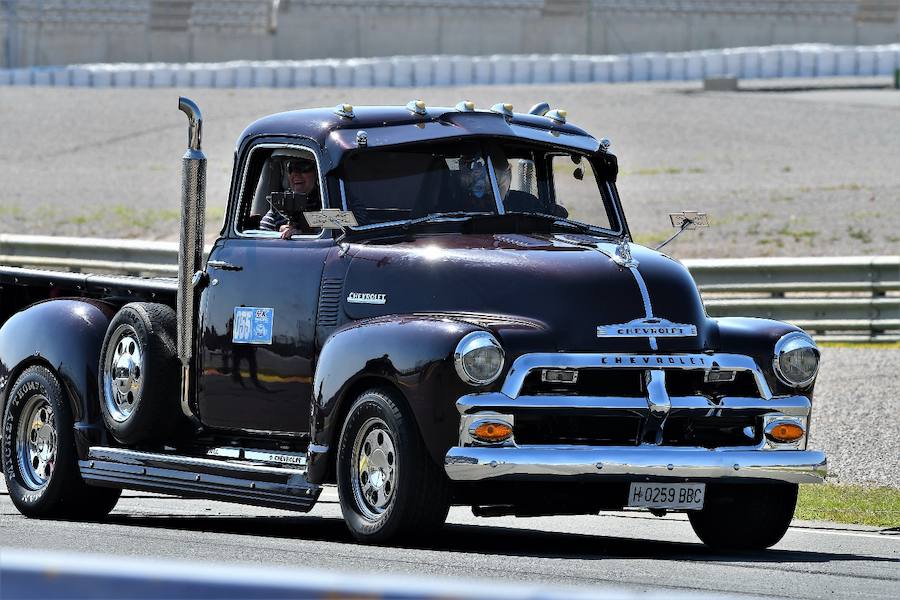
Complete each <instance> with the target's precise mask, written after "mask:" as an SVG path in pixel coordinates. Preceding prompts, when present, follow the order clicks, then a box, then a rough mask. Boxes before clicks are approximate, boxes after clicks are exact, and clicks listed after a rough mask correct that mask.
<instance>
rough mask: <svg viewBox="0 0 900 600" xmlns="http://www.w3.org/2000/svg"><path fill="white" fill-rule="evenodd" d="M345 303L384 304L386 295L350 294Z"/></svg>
mask: <svg viewBox="0 0 900 600" xmlns="http://www.w3.org/2000/svg"><path fill="white" fill-rule="evenodd" d="M347 302H350V303H351V304H384V303H385V302H387V294H368V293H363V292H350V295H348V296H347Z"/></svg>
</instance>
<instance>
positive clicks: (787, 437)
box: [766, 421, 806, 444]
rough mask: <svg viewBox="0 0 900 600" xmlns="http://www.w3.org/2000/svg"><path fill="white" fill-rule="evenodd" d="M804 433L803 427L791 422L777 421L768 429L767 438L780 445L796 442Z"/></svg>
mask: <svg viewBox="0 0 900 600" xmlns="http://www.w3.org/2000/svg"><path fill="white" fill-rule="evenodd" d="M804 433H806V432H805V431H804V429H803V427H801V426H800V425H798V424H797V423H794V422H791V421H775V422H774V423H770V424H769V426H768V427H766V437H767V438H769V439H770V440H771V441H773V442H778V443H779V444H787V443H790V442H796V441H797V440H799V439H800V438H802V437H803V434H804Z"/></svg>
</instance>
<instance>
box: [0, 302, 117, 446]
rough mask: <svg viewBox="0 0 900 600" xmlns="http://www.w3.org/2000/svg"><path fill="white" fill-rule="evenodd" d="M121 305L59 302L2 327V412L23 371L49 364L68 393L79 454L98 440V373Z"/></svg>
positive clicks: (28, 312) (38, 306)
mask: <svg viewBox="0 0 900 600" xmlns="http://www.w3.org/2000/svg"><path fill="white" fill-rule="evenodd" d="M115 312H116V309H115V307H113V306H111V305H109V304H106V303H103V302H99V301H96V300H88V299H77V298H72V299H53V300H47V301H44V302H41V303H38V304H34V305H32V306H30V307H29V308H26V309H25V310H23V311H21V312H18V313H16V314H15V315H13V316H12V317H10V318H9V320H7V321H6V323H4V324H3V327H0V414H3V412H2V411H3V409H5V407H6V399H7V397H8V395H9V390H10V388H11V387H12V385H13V383H14V382H15V379H16V378H17V377H18V375H19V373H20V372H21V371H22V370H24V369H25V368H26V367H28V366H29V365H32V364H38V363H43V364H45V365H47V366H48V367H49V368H51V369H52V370H53V371H54V372H55V373H56V375H57V377H59V379H60V381H61V382H62V384H63V387H64V389H65V390H66V391H67V392H68V396H69V401H70V402H71V408H72V419H73V421H74V424H75V439H76V442H77V443H78V445H79V453H81V452H82V451H84V450H86V448H87V445H86V444H87V443H89V442H90V441H91V440H96V439H98V437H99V435H100V432H101V431H102V427H101V426H100V422H101V420H100V413H99V408H100V405H99V393H98V387H97V370H98V368H99V364H100V350H101V348H102V346H103V338H104V336H105V335H106V330H107V328H108V327H109V322H110V320H112V317H113V315H114V314H115Z"/></svg>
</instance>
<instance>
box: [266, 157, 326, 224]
mask: <svg viewBox="0 0 900 600" xmlns="http://www.w3.org/2000/svg"><path fill="white" fill-rule="evenodd" d="M272 159H280V162H281V181H282V187H284V189H285V190H286V191H288V190H289V191H292V192H294V193H295V194H302V195H304V196H306V199H307V200H306V205H307V206H308V207H310V209H312V210H319V209H321V207H322V199H321V196H320V194H319V189H318V187H319V178H318V174H317V172H316V163H315V161H314V160H312V159H310V158H305V157H300V156H295V155H290V156H280V157H276V155H275V154H273V155H272ZM296 217H297V216H295V215H284V214H282V213H281V212H279V211H277V210H276V209H275V208H269V211H268V212H267V213H266V214H265V215H264V216H263V218H262V220H261V221H260V223H259V228H260V229H265V230H267V231H280V232H281V239H283V240H287V239H290V238H291V236H292V235H294V234H296V233H305V232H309V229H308V228H307V227H306V224H305V223H298V222H296V220H294V219H296Z"/></svg>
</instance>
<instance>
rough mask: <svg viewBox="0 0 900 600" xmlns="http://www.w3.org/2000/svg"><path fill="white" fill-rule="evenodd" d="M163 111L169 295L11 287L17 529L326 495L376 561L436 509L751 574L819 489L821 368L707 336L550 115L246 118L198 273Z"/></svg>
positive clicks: (369, 112) (417, 532) (593, 147)
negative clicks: (170, 245)
mask: <svg viewBox="0 0 900 600" xmlns="http://www.w3.org/2000/svg"><path fill="white" fill-rule="evenodd" d="M179 107H180V108H181V109H182V110H183V111H184V112H185V113H186V114H187V115H188V118H189V136H188V137H189V148H188V151H187V153H186V154H185V156H184V158H183V206H182V222H183V227H182V232H181V246H180V255H179V260H180V267H179V277H178V279H177V281H176V280H174V279H172V280H169V279H142V278H130V277H113V276H93V275H82V274H75V273H49V272H41V271H35V270H27V269H16V268H11V267H0V318H2V321H3V326H2V329H0V406H2V414H3V427H2V436H3V439H2V462H3V469H4V472H5V476H6V482H7V485H8V488H9V493H10V497H11V499H12V501H13V503H14V504H15V505H16V507H17V508H18V509H19V510H20V511H21V512H22V513H23V514H24V515H26V516H29V517H65V518H83V519H91V518H101V517H103V516H104V515H106V514H107V513H108V512H109V511H110V510H112V508H113V507H114V506H115V504H116V501H117V499H118V497H119V494H120V490H121V489H139V490H151V491H155V492H162V493H166V494H174V495H180V496H188V497H197V498H210V499H216V500H228V501H233V502H241V503H246V504H255V505H261V506H271V507H277V508H287V509H293V510H298V511H307V510H309V509H310V508H312V506H313V505H314V504H315V502H316V500H317V498H318V496H319V492H320V490H321V486H322V485H324V484H330V483H334V484H337V489H338V493H339V495H340V503H341V508H342V511H343V515H344V518H345V520H346V522H347V525H348V527H349V528H350V531H351V532H352V533H353V535H354V536H355V537H356V538H357V539H359V540H361V541H366V542H381V541H386V540H390V539H397V538H398V537H401V536H423V535H427V534H428V532H430V531H434V530H435V529H436V528H438V527H440V526H441V525H442V524H443V522H444V520H445V519H446V516H447V511H448V508H449V506H451V505H465V506H471V507H472V511H473V512H474V514H476V515H479V516H485V517H489V516H497V515H521V516H531V515H559V514H592V513H597V512H598V511H601V510H618V509H622V508H625V507H641V508H646V509H648V510H650V511H651V512H652V513H654V514H657V515H659V514H664V513H665V512H667V511H687V513H688V515H689V517H690V522H691V524H692V525H693V527H694V530H695V531H696V532H697V534H698V535H699V537H700V538H701V539H702V540H703V541H704V542H705V543H707V544H709V545H712V546H716V547H722V548H764V547H768V546H771V545H773V544H775V543H776V542H777V541H778V540H779V539H781V537H782V535H783V534H784V532H785V531H786V529H787V527H788V524H789V522H790V519H791V517H792V515H793V511H794V506H795V503H796V498H797V485H798V484H799V483H815V482H821V481H822V480H823V478H824V475H825V465H826V462H825V455H824V453H822V452H820V451H815V450H807V449H806V443H807V432H808V430H809V418H810V411H811V402H812V393H813V385H814V381H815V377H816V374H817V370H818V362H819V351H818V349H817V348H816V346H815V344H814V343H813V341H812V339H811V338H810V337H809V336H808V335H806V334H805V333H803V332H802V331H800V330H798V329H797V328H796V327H793V326H791V325H788V324H785V323H779V322H775V321H767V320H760V319H737V318H721V319H713V318H710V317H708V316H707V315H706V312H705V311H704V307H703V303H702V301H701V298H700V295H699V293H698V291H697V287H696V285H695V283H694V281H693V279H692V278H691V276H690V274H689V273H688V272H687V270H686V269H685V268H684V267H683V266H682V265H681V264H680V263H679V262H678V261H677V260H674V259H672V258H670V257H669V256H666V255H665V254H662V253H660V252H658V251H655V250H651V249H648V248H645V247H642V246H639V245H637V244H634V243H633V242H632V241H631V235H630V233H629V229H628V225H627V224H626V221H625V217H624V214H623V212H622V204H621V202H620V200H619V197H618V194H617V191H616V174H617V163H616V158H615V156H614V155H613V154H611V153H610V151H609V142H608V141H607V140H600V141H598V140H596V139H595V138H593V137H592V136H590V135H588V134H587V133H586V132H585V131H583V130H581V129H579V128H578V127H576V126H574V125H572V124H571V123H569V122H568V121H567V118H566V113H565V111H563V110H550V107H549V106H547V105H546V104H539V105H536V106H535V107H533V108H532V109H531V110H530V111H529V112H527V113H520V112H513V110H512V106H511V105H509V104H497V105H495V106H493V107H491V108H490V109H489V110H478V109H476V108H475V106H474V105H473V104H472V103H471V102H460V103H459V104H458V105H457V106H455V107H448V108H438V107H430V106H426V105H425V103H423V102H421V101H412V102H410V103H409V104H408V105H406V106H382V107H353V106H350V105H347V104H342V105H339V106H337V107H335V108H329V109H312V110H298V111H292V112H286V113H281V114H276V115H272V116H269V117H266V118H263V119H260V120H259V121H257V122H255V123H253V124H252V125H250V126H249V127H248V128H247V129H246V131H244V133H243V134H242V135H241V137H240V139H239V140H238V144H237V149H236V153H235V159H234V177H233V180H232V184H231V189H230V192H229V196H228V208H227V212H226V217H225V222H224V225H223V227H222V231H221V235H220V236H219V238H218V240H217V241H216V242H215V244H214V246H213V247H212V250H211V252H210V253H209V257H208V260H206V261H205V262H204V258H203V244H202V242H203V214H204V204H205V192H204V186H205V173H206V159H205V157H204V155H203V153H202V151H201V149H200V146H201V144H200V137H201V136H200V134H201V117H200V111H199V109H198V108H197V106H196V105H195V104H194V103H193V102H191V101H190V100H187V99H181V100H180V103H179ZM685 222H686V221H685V219H682V226H684V224H685ZM688 222H689V220H688Z"/></svg>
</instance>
